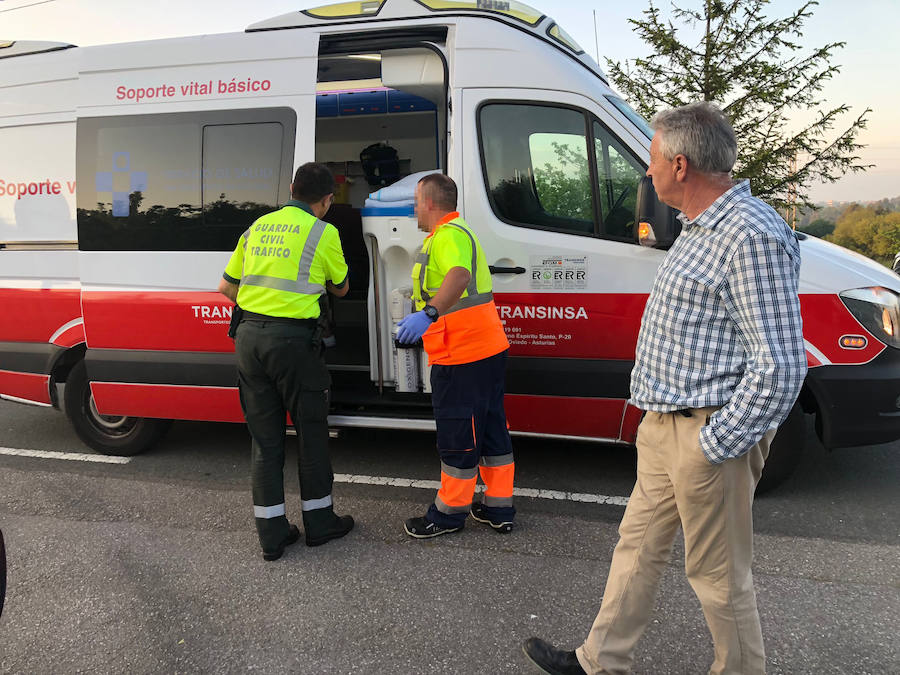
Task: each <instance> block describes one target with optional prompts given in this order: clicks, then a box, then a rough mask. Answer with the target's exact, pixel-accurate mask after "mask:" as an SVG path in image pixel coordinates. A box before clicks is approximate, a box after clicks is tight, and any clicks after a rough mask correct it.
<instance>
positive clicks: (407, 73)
mask: <svg viewBox="0 0 900 675" xmlns="http://www.w3.org/2000/svg"><path fill="white" fill-rule="evenodd" d="M445 91H446V90H445V69H444V64H443V61H442V59H441V57H440V56H439V55H438V54H436V53H435V52H434V51H433V50H431V49H428V48H425V47H422V48H412V49H409V48H407V49H390V50H383V51H375V52H365V53H354V54H320V57H319V72H318V82H317V95H316V150H315V153H316V161H318V162H322V163H324V164H326V165H327V166H328V167H329V168H330V169H331V171H332V173H333V174H334V175H335V179H336V182H337V188H336V192H335V203H334V205H333V206H332V208H331V209H330V210H329V212H328V214H326V216H325V220H327V221H328V222H330V223H332V224H333V225H335V227H337V228H338V231H339V233H340V236H341V243H342V245H343V249H344V256H345V258H346V260H347V264H348V266H349V268H350V271H349V279H350V292H349V293H348V294H347V295H346V296H345V297H343V298H340V299H335V298H331V297H330V298H329V304H330V308H331V314H332V325H333V337H334V344H333V346H330V347H329V348H327V349H326V352H325V355H326V360H327V361H328V364H329V368H330V370H331V371H332V379H333V381H334V389H335V393H336V394H338V396H337V397H336V400H335V403H336V404H337V405H341V404H342V403H343V404H352V405H359V406H364V405H366V404H367V403H375V402H377V401H380V400H385V399H386V400H387V401H388V402H389V401H390V400H391V398H393V397H395V396H401V397H402V398H403V400H404V403H407V404H408V403H409V402H410V401H409V400H408V399H410V398H415V394H414V392H419V391H421V390H422V389H423V388H424V389H425V391H426V392H427V391H428V385H427V383H426V382H425V380H427V375H426V373H425V369H424V366H420V367H419V368H420V370H419V372H418V373H417V375H418V377H417V378H416V377H413V374H412V372H411V371H412V369H413V367H414V366H413V365H412V364H410V363H408V362H407V363H406V366H407V367H408V370H409V371H410V372H409V373H408V376H406V377H404V376H401V377H399V378H398V377H397V376H396V375H395V372H396V371H395V366H396V363H395V361H397V360H398V352H397V350H396V349H395V348H394V344H393V339H392V336H391V331H392V328H393V326H394V324H395V323H396V318H394V319H392V318H391V304H392V291H395V289H406V290H410V288H411V285H412V284H411V278H410V274H411V271H412V265H413V261H414V258H415V256H416V254H417V252H418V248H419V247H420V246H421V243H422V239H423V238H424V234H423V233H422V232H420V231H419V230H418V228H417V227H416V220H415V216H414V212H413V200H412V198H413V191H414V188H415V183H416V181H417V179H418V177H419V176H418V175H416V174H419V173H420V172H427V171H440V170H442V168H443V162H444V159H443V158H444V156H445V146H444V143H445V139H446V134H445V132H444V130H445V129H446V124H447V120H446V115H445V114H444V113H443V111H444V110H446V105H445V103H444V101H445V95H446V94H445ZM407 177H408V178H409V179H408V180H405V181H404V180H403V179H404V178H407ZM396 295H397V294H396V293H394V305H395V309H394V314H395V315H396V314H397V313H398V311H399V310H398V308H397V307H396V304H397V299H396ZM403 311H404V313H405V312H406V311H409V310H408V307H404V310H403ZM370 316H372V317H374V316H378V317H379V319H380V320H379V322H378V323H377V324H376V323H375V322H371V323H370V321H369V317H370ZM410 358H412V353H403V352H402V351H401V352H400V353H399V359H400V360H401V361H404V360H405V361H408V360H409V359H410ZM416 358H418V356H416ZM423 385H424V386H423ZM396 392H403V393H401V394H397V393H396ZM348 396H349V397H350V399H349V400H348ZM423 400H424V402H425V403H426V404H427V399H426V398H425V397H423Z"/></svg>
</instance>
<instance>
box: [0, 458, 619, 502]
mask: <svg viewBox="0 0 900 675" xmlns="http://www.w3.org/2000/svg"><path fill="white" fill-rule="evenodd" d="M0 455H12V456H15V457H36V458H38V459H65V460H69V461H74V462H100V463H104V464H128V463H129V462H130V461H131V459H132V458H131V457H115V456H110V455H89V454H87V453H82V452H47V451H46V450H26V449H24V448H4V447H0ZM334 482H335V483H355V484H358V485H386V486H389V487H402V488H418V489H421V490H439V489H440V487H441V483H440V481H436V480H416V479H413V478H391V477H389V476H364V475H356V474H348V473H336V474H335V475H334ZM475 491H476V492H484V485H477V486H476V487H475ZM513 496H515V497H531V498H533V499H553V500H556V501H566V502H584V503H588V504H612V505H613V506H627V505H628V497H618V496H608V495H595V494H590V493H585V492H563V491H562V490H538V489H536V488H515V489H514V490H513Z"/></svg>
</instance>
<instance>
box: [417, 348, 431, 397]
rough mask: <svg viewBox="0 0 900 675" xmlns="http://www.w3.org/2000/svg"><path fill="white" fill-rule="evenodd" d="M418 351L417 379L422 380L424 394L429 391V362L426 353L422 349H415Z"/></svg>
mask: <svg viewBox="0 0 900 675" xmlns="http://www.w3.org/2000/svg"><path fill="white" fill-rule="evenodd" d="M416 351H418V352H419V379H420V380H421V381H422V391H423V392H425V393H426V394H430V393H431V364H430V363H428V354H426V353H425V350H424V349H417V350H416Z"/></svg>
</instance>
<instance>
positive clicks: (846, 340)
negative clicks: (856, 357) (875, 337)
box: [840, 335, 869, 349]
mask: <svg viewBox="0 0 900 675" xmlns="http://www.w3.org/2000/svg"><path fill="white" fill-rule="evenodd" d="M840 343H841V347H843V348H844V349H865V348H866V347H867V346H868V344H869V341H868V340H867V339H866V338H865V337H863V336H862V335H844V336H843V337H841V341H840Z"/></svg>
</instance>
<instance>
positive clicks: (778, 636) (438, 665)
mask: <svg viewBox="0 0 900 675" xmlns="http://www.w3.org/2000/svg"><path fill="white" fill-rule="evenodd" d="M515 445H516V451H517V481H516V482H517V485H518V486H520V487H529V488H536V489H541V490H557V491H564V492H578V493H589V494H594V495H605V496H609V497H616V496H619V497H621V496H627V495H628V493H629V492H630V488H631V485H632V483H633V472H634V457H633V451H631V450H629V449H627V448H619V447H611V446H600V445H590V444H578V443H560V442H556V441H553V442H546V441H539V440H533V439H528V440H524V439H515ZM0 447H7V448H21V449H30V450H44V451H49V452H51V453H66V452H78V453H85V452H88V453H90V452H91V451H90V450H89V449H87V448H86V447H85V446H84V445H82V444H81V443H80V442H79V441H78V439H77V438H76V436H75V434H74V433H73V432H72V431H71V429H70V427H69V425H68V422H67V420H66V419H65V417H64V416H63V415H62V414H61V413H59V412H57V411H54V410H49V409H38V408H31V407H26V406H22V405H17V404H13V403H9V402H6V401H0ZM332 447H333V462H334V469H335V472H336V473H339V474H354V475H366V476H373V477H385V478H409V479H415V480H435V479H436V478H437V476H438V464H437V459H436V455H435V451H434V437H433V435H430V434H414V433H395V432H378V433H374V432H369V431H354V432H351V433H347V434H345V435H343V436H342V437H341V438H339V439H337V440H335V441H333V445H332ZM289 448H290V449H289V453H288V463H287V464H288V470H287V486H288V498H287V502H288V515H289V517H297V518H298V519H299V493H298V489H297V482H296V468H295V457H296V454H295V452H294V449H293V443H291V442H289ZM248 458H249V442H248V439H247V435H246V431H245V430H244V428H243V427H240V426H234V425H214V424H202V423H176V424H175V425H174V426H173V428H172V430H171V431H170V433H169V435H168V436H167V437H166V438H165V439H164V441H163V442H162V443H161V444H160V445H159V446H158V447H157V448H155V449H154V450H152V451H150V452H148V453H147V454H145V455H142V456H139V457H136V458H134V459H133V460H132V461H131V462H129V463H127V464H122V465H113V464H96V463H91V462H84V461H63V460H60V459H54V458H49V459H47V458H31V457H19V456H9V455H3V454H0V527H2V529H3V531H4V533H5V535H6V540H7V548H8V554H9V557H10V560H9V565H10V568H9V591H8V597H7V604H6V607H5V609H4V612H3V616H2V618H0V672H2V673H76V672H90V673H121V672H128V673H161V672H165V673H194V672H248V671H249V672H252V671H257V672H265V673H289V672H290V673H366V674H369V673H410V674H419V673H466V674H467V673H489V674H494V673H532V672H536V671H534V670H533V669H532V667H531V666H530V664H529V663H528V662H527V661H526V660H525V658H524V656H523V655H522V652H521V643H522V641H523V640H524V639H525V638H527V637H529V636H531V635H539V636H542V637H544V638H546V639H549V640H551V641H553V642H555V643H557V644H559V645H562V646H566V647H568V648H572V647H574V646H576V645H577V644H578V643H580V642H581V641H582V640H583V639H584V636H585V635H586V632H587V630H588V628H589V627H590V624H591V622H592V620H593V618H594V615H595V614H596V611H597V608H598V607H599V604H600V599H601V596H602V592H603V583H604V580H605V577H606V573H607V570H608V567H609V561H610V557H611V554H612V550H613V546H614V545H615V541H616V526H617V524H618V521H619V519H620V518H621V516H622V512H623V507H621V506H617V505H613V504H608V503H607V504H598V503H584V502H576V501H570V500H563V499H545V498H520V499H518V500H517V508H518V510H519V517H518V523H517V529H516V531H515V532H514V533H512V534H511V535H509V536H501V535H497V534H495V533H494V532H492V531H490V530H489V529H487V528H486V527H484V526H481V525H478V524H477V523H474V522H472V521H469V524H468V525H467V526H466V529H465V530H464V531H463V532H461V533H459V534H454V535H448V536H445V537H440V538H438V539H435V540H431V541H426V542H422V541H413V540H410V539H408V538H407V537H406V535H405V534H404V533H403V531H402V522H403V520H404V519H405V518H407V517H410V516H413V515H420V514H421V513H422V512H423V511H424V508H425V506H426V505H427V503H428V502H429V500H430V499H431V498H432V496H433V495H432V492H431V491H430V490H428V489H421V488H414V487H391V486H384V485H363V484H343V483H341V484H336V486H335V502H336V509H337V511H338V512H339V513H351V514H353V515H354V516H355V517H356V519H357V527H356V529H355V530H354V531H353V532H352V533H351V534H350V535H349V536H348V537H347V538H345V539H343V540H340V541H336V542H331V543H329V544H328V545H326V546H322V547H319V548H314V549H313V548H306V547H305V546H303V545H302V543H301V544H298V545H297V546H294V547H291V548H289V549H288V551H287V552H286V554H285V556H284V557H283V558H282V559H281V560H279V561H278V562H275V563H266V562H263V560H262V558H261V556H260V553H259V549H258V544H257V541H256V534H255V531H254V529H253V520H252V509H251V500H250V494H249V487H248V485H249V481H248V477H247V467H248ZM898 485H900V443H894V444H892V445H887V446H877V447H869V448H857V449H852V450H841V451H836V452H833V453H828V452H826V451H825V450H824V449H822V447H821V446H820V445H819V444H818V442H817V441H816V440H815V437H814V435H813V434H812V432H810V434H809V450H808V452H807V454H806V456H805V459H804V462H803V464H802V466H801V467H800V469H799V471H798V472H797V474H796V475H795V476H794V477H793V478H792V479H791V480H790V481H789V482H788V483H786V484H785V485H783V486H782V487H781V488H779V489H778V490H776V491H775V492H774V493H771V494H770V495H768V496H766V497H762V498H760V499H758V500H757V502H756V506H755V523H756V533H757V536H756V557H755V565H754V572H755V576H756V586H757V591H758V596H759V606H760V614H761V618H762V623H763V631H764V635H765V637H766V648H767V655H768V670H769V672H770V673H789V674H797V673H817V674H822V673H897V672H900V640H898V637H897V636H898V635H900V555H898V553H900V508H898V502H900V491H898ZM545 494H548V495H552V494H553V493H545ZM556 496H559V495H556ZM682 557H683V548H682V546H681V544H680V543H679V544H677V545H676V550H675V552H674V553H673V556H672V561H671V562H670V564H669V566H668V568H667V571H666V573H665V575H664V579H663V583H662V588H661V591H660V594H659V597H658V599H657V603H656V607H655V612H654V618H653V621H652V623H651V625H650V627H649V629H648V630H647V632H646V634H645V636H644V638H643V640H642V641H641V643H640V645H639V648H638V653H637V661H636V664H635V672H636V673H648V674H649V673H652V674H662V675H664V674H667V673H704V672H706V668H707V667H708V665H709V663H710V662H711V660H712V647H711V643H710V639H709V635H708V632H707V629H706V626H705V623H704V621H703V617H702V614H701V611H700V606H699V603H698V602H697V599H696V597H695V596H694V594H693V592H692V591H691V588H690V586H689V585H688V584H687V582H686V581H685V579H684V567H683V563H682Z"/></svg>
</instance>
